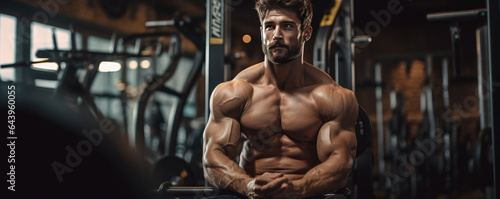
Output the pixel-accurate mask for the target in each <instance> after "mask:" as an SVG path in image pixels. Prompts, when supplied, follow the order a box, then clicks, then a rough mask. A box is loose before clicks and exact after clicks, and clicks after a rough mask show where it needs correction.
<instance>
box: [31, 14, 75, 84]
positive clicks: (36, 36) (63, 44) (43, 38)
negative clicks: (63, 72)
mask: <svg viewBox="0 0 500 199" xmlns="http://www.w3.org/2000/svg"><path fill="white" fill-rule="evenodd" d="M31 31H32V34H31V35H32V37H31V55H30V59H31V61H40V60H43V59H44V58H40V57H37V56H36V53H37V51H38V50H53V49H54V41H53V39H52V34H53V32H55V34H56V43H57V48H58V49H59V50H70V49H71V31H69V30H67V29H63V28H57V27H54V26H50V25H46V24H42V23H38V22H33V23H32V24H31ZM75 43H76V49H77V50H80V49H81V46H82V36H81V34H78V33H77V34H75ZM61 65H63V66H64V64H61ZM58 67H59V66H58V65H57V64H56V63H54V62H48V63H40V64H33V65H32V68H33V69H36V70H46V71H55V70H57V68H58ZM35 78H36V77H35ZM35 85H36V86H39V87H46V88H55V87H57V81H55V80H42V79H35Z"/></svg>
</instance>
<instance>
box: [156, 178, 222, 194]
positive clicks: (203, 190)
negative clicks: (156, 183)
mask: <svg viewBox="0 0 500 199" xmlns="http://www.w3.org/2000/svg"><path fill="white" fill-rule="evenodd" d="M157 192H158V193H160V194H161V195H162V196H167V197H197V198H201V197H206V196H216V195H218V194H219V192H220V191H219V189H217V188H215V187H196V186H193V187H187V186H172V183H171V182H169V181H167V182H164V183H162V184H161V185H160V187H159V188H158V191H157Z"/></svg>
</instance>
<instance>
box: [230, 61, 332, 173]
mask: <svg viewBox="0 0 500 199" xmlns="http://www.w3.org/2000/svg"><path fill="white" fill-rule="evenodd" d="M263 73H264V66H263V64H257V65H255V66H253V67H251V68H249V69H248V70H246V71H244V72H242V73H241V74H240V75H238V77H236V78H235V81H240V82H238V83H239V84H241V86H244V87H248V88H249V89H248V92H244V93H246V95H247V96H246V98H247V99H246V103H245V107H244V108H243V110H242V113H241V114H239V115H241V116H240V118H239V121H240V128H241V132H242V134H243V137H244V138H246V140H245V142H244V144H243V150H242V153H241V156H240V166H241V167H242V168H243V169H244V170H245V171H246V172H247V173H248V174H249V175H253V176H256V175H261V174H263V173H265V172H280V173H284V174H285V175H287V177H288V178H290V179H300V178H302V176H303V175H304V174H305V173H306V172H307V171H309V170H310V169H311V168H313V167H314V166H316V165H317V164H319V163H320V161H319V159H318V153H317V150H316V140H317V134H318V131H319V129H320V127H321V126H322V125H323V123H324V119H325V117H326V116H325V115H321V113H320V111H319V108H318V102H317V101H316V100H315V95H318V94H320V93H321V92H322V91H321V89H318V88H320V87H321V86H332V85H336V84H335V83H334V82H333V81H332V80H331V78H329V77H328V76H327V75H326V74H324V73H323V72H320V71H319V69H317V68H315V67H314V66H311V65H307V67H305V75H304V80H303V82H304V85H303V86H301V87H297V88H294V89H291V90H279V89H278V88H277V86H276V85H275V84H272V83H269V82H266V81H265V80H263V79H262V78H261V77H262V76H263Z"/></svg>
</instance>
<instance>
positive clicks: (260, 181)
mask: <svg viewBox="0 0 500 199" xmlns="http://www.w3.org/2000/svg"><path fill="white" fill-rule="evenodd" d="M247 188H248V193H249V194H248V196H249V198H252V197H253V198H256V199H257V198H288V199H289V198H293V197H298V194H296V190H295V189H294V186H293V184H292V182H291V181H289V180H288V178H287V177H285V176H284V175H283V174H282V173H268V172H266V173H264V174H262V175H261V176H257V177H256V178H254V180H252V181H251V182H250V183H248V186H247Z"/></svg>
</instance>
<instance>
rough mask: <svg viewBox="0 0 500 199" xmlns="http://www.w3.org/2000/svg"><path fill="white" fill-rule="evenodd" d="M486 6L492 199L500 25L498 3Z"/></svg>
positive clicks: (498, 181) (498, 179) (497, 182)
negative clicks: (490, 92) (490, 111)
mask: <svg viewBox="0 0 500 199" xmlns="http://www.w3.org/2000/svg"><path fill="white" fill-rule="evenodd" d="M486 6H487V9H488V16H487V19H488V27H489V28H488V43H489V45H490V46H489V48H488V60H489V69H490V75H489V77H490V78H488V79H489V80H488V81H489V83H490V86H489V87H490V91H492V95H491V98H490V99H491V102H490V104H491V108H492V109H491V110H492V114H491V121H492V148H493V149H492V150H493V174H494V175H493V176H494V177H493V197H492V198H499V197H500V175H499V174H498V172H499V170H498V164H499V162H498V157H499V155H498V154H500V151H499V147H500V136H499V135H500V126H499V124H500V108H499V107H500V106H499V105H498V104H495V103H494V102H498V101H500V91H499V86H500V84H499V82H500V69H499V67H498V66H499V65H500V57H499V56H498V54H499V53H500V39H499V38H498V37H496V35H500V27H499V26H498V24H499V23H500V2H498V1H495V0H487V1H486Z"/></svg>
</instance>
